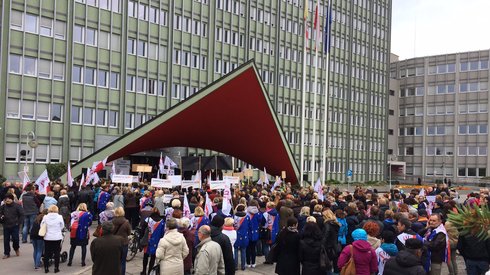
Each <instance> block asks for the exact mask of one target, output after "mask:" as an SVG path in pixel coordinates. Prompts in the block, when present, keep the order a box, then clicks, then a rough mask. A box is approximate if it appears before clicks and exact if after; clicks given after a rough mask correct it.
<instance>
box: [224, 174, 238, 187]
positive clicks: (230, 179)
mask: <svg viewBox="0 0 490 275" xmlns="http://www.w3.org/2000/svg"><path fill="white" fill-rule="evenodd" d="M223 180H224V181H227V182H228V183H229V184H230V185H232V184H240V177H232V176H224V177H223Z"/></svg>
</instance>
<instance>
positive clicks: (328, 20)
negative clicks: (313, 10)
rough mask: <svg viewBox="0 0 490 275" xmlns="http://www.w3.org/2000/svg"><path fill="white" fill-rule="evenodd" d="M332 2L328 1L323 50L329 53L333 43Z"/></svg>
mask: <svg viewBox="0 0 490 275" xmlns="http://www.w3.org/2000/svg"><path fill="white" fill-rule="evenodd" d="M332 1H333V0H329V1H328V11H327V16H325V41H324V43H323V50H324V51H325V53H328V51H329V50H330V42H331V41H332V39H331V37H330V33H331V32H332Z"/></svg>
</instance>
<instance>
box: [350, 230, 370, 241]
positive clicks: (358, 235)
mask: <svg viewBox="0 0 490 275" xmlns="http://www.w3.org/2000/svg"><path fill="white" fill-rule="evenodd" d="M352 238H353V239H354V241H358V240H363V241H367V233H366V230H364V229H360V228H359V229H356V230H354V231H353V232H352Z"/></svg>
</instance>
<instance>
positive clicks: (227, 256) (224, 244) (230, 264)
mask: <svg viewBox="0 0 490 275" xmlns="http://www.w3.org/2000/svg"><path fill="white" fill-rule="evenodd" d="M210 227H211V240H213V241H215V242H217V243H218V244H219V246H220V247H221V251H222V252H223V261H224V262H225V274H226V275H233V274H235V260H234V258H233V249H232V247H231V241H230V238H228V236H226V235H225V234H223V233H222V232H221V228H218V227H215V226H212V225H211V226H210Z"/></svg>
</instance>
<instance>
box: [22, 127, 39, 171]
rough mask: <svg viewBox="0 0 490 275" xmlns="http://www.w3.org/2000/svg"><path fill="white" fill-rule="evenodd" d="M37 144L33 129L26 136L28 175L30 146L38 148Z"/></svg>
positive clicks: (26, 169) (26, 167)
mask: <svg viewBox="0 0 490 275" xmlns="http://www.w3.org/2000/svg"><path fill="white" fill-rule="evenodd" d="M37 146H38V142H37V140H36V134H35V133H34V132H33V131H30V132H28V133H27V136H26V147H27V150H26V156H25V166H24V172H25V173H26V175H27V174H28V172H29V167H28V166H27V154H28V152H29V148H30V149H34V148H37Z"/></svg>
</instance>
